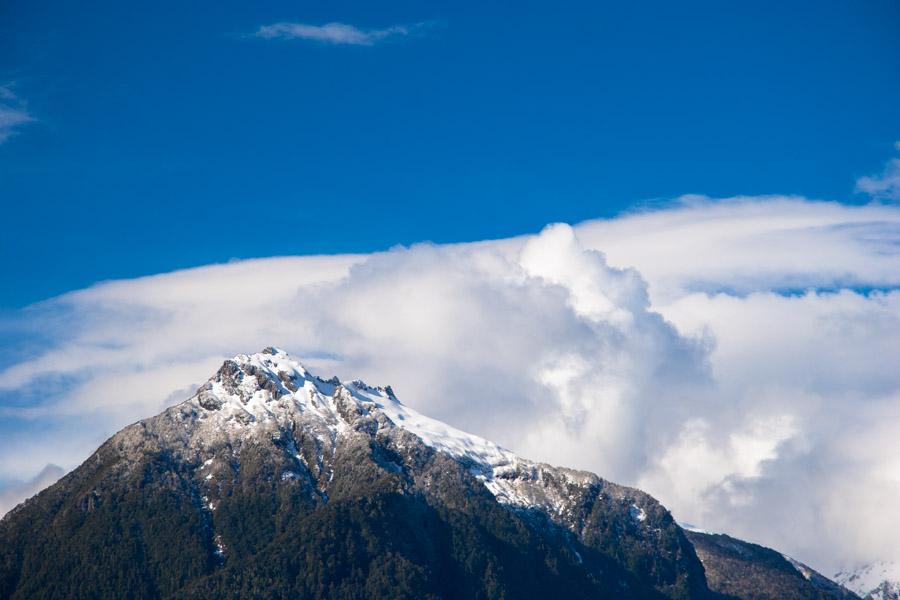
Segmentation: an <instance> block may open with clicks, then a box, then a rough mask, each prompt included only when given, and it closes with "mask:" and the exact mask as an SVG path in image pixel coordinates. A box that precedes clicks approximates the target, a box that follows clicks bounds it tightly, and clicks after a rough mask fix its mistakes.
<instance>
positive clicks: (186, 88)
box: [0, 0, 900, 309]
mask: <svg viewBox="0 0 900 600" xmlns="http://www.w3.org/2000/svg"><path fill="white" fill-rule="evenodd" d="M280 22H287V23H305V24H311V25H322V24H325V23H328V22H340V23H345V24H349V25H352V26H355V27H357V28H359V29H360V30H361V31H371V30H385V29H388V28H391V27H405V28H406V29H405V31H406V34H402V33H394V34H390V35H386V36H384V37H382V38H379V39H376V40H374V42H373V43H372V44H370V45H353V44H330V43H326V42H322V41H310V40H304V39H265V38H262V37H257V36H254V35H253V34H254V33H255V32H257V31H258V30H259V28H260V27H263V26H267V25H271V24H274V23H280ZM898 29H900V5H898V3H896V2H892V1H885V2H878V1H872V2H816V3H810V2H805V3H801V2H743V3H738V2H728V3H723V2H688V3H672V2H640V3H597V2H584V3H577V2H575V3H566V4H563V5H560V4H559V3H554V4H552V5H551V4H547V3H519V4H517V5H516V7H515V8H512V7H511V6H509V5H508V3H484V2H478V3H440V2H431V3H422V2H390V3H382V2H349V3H348V2H283V3H280V2H267V3H253V2H215V3H208V4H203V3H199V2H196V3H193V2H192V3H184V2H153V3H122V2H79V3H63V2H45V1H41V0H27V1H24V0H8V1H6V2H3V3H2V6H0V84H3V85H5V87H4V88H3V89H5V90H7V92H8V93H7V94H6V96H8V101H9V103H12V104H14V105H15V106H16V107H18V109H19V110H21V111H24V112H25V114H27V116H28V119H29V120H28V121H27V122H23V123H19V124H17V125H16V126H15V127H14V128H13V129H12V131H11V132H12V135H10V136H9V137H8V138H7V139H6V140H5V141H4V142H3V143H2V145H0V201H2V203H3V212H4V222H5V226H4V232H3V235H2V238H0V268H2V273H0V276H2V278H3V280H4V281H6V282H7V285H4V286H2V290H0V307H3V308H5V309H13V308H16V307H20V306H23V305H26V304H29V303H32V302H35V301H38V300H41V299H44V298H47V297H50V296H53V295H57V294H59V293H62V292H65V291H68V290H71V289H76V288H80V287H84V286H87V285H89V284H91V283H93V282H96V281H99V280H105V279H110V278H122V277H133V276H137V275H142V274H149V273H156V272H165V271H171V270H173V269H176V268H181V267H189V266H195V265H201V264H208V263H211V262H224V261H228V260H229V259H232V258H246V257H256V256H272V255H284V254H313V253H334V252H348V251H349V252H356V251H371V250H376V249H383V248H388V247H391V246H393V245H395V244H409V243H412V242H415V241H420V240H432V241H436V242H448V241H467V240H479V239H486V238H498V237H505V236H510V235H514V234H519V233H525V232H533V231H537V230H539V229H540V228H541V227H542V226H543V225H544V224H546V223H548V222H553V221H567V222H576V221H580V220H584V219H588V218H593V217H605V216H612V215H615V214H617V213H620V212H622V211H624V210H628V209H631V208H634V207H636V206H642V205H646V204H648V203H650V204H652V203H654V202H661V201H662V199H668V198H672V197H674V196H678V195H680V194H685V193H703V194H707V195H710V196H713V197H720V196H729V195H735V194H766V193H781V194H790V193H795V194H801V195H804V196H806V197H810V198H828V199H834V200H839V201H842V202H846V203H855V202H862V201H864V200H866V199H867V198H864V197H860V196H859V195H857V194H854V187H853V185H854V181H855V180H856V179H857V178H858V177H860V176H862V175H866V174H868V173H872V172H875V171H877V170H879V169H880V168H881V166H882V164H883V163H884V160H885V159H886V157H887V156H889V153H891V152H892V145H893V143H894V140H895V138H897V136H898V131H900V111H898V110H897V98H898V91H900V77H898V76H897V74H898V72H900V35H898Z"/></svg>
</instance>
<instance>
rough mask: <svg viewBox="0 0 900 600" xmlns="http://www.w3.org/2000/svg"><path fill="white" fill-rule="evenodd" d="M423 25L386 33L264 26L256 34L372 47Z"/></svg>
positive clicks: (338, 27) (346, 28)
mask: <svg viewBox="0 0 900 600" xmlns="http://www.w3.org/2000/svg"><path fill="white" fill-rule="evenodd" d="M422 25H423V24H421V23H417V24H414V25H392V26H391V27H386V28H384V29H360V28H359V27H356V26H355V25H348V24H346V23H325V24H324V25H310V24H308V23H273V24H272V25H263V26H262V27H260V28H259V29H258V30H257V31H256V33H255V34H254V35H255V36H256V37H259V38H263V39H267V40H271V39H282V40H297V39H299V40H311V41H314V42H320V43H323V44H334V45H350V46H372V45H375V44H376V43H378V42H383V41H386V40H389V39H391V38H397V37H403V36H407V35H410V34H411V33H412V32H414V31H416V30H417V29H420V28H421V27H422Z"/></svg>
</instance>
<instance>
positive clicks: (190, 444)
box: [0, 348, 775, 598]
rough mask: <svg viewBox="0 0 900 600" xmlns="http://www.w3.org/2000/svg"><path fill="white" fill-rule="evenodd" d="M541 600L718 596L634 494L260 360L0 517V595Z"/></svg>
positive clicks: (293, 365) (364, 390)
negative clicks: (536, 599) (557, 599)
mask: <svg viewBox="0 0 900 600" xmlns="http://www.w3.org/2000/svg"><path fill="white" fill-rule="evenodd" d="M550 596H557V597H564V598H719V597H721V596H719V595H718V594H716V593H714V592H710V591H709V590H708V589H707V584H706V577H705V576H704V570H703V566H702V565H701V563H700V561H699V560H698V558H697V555H696V554H695V551H694V547H693V546H692V544H691V543H690V542H689V541H688V538H687V537H686V535H685V532H684V531H683V530H682V529H681V528H680V527H678V525H677V524H676V523H675V522H674V520H673V519H672V516H671V515H670V514H669V512H668V511H667V510H666V509H665V508H664V507H662V506H661V505H660V504H659V503H658V502H657V501H656V500H654V499H653V498H651V497H650V496H648V495H647V494H645V493H643V492H641V491H639V490H635V489H631V488H626V487H622V486H619V485H616V484H613V483H610V482H607V481H604V480H602V479H600V478H599V477H597V476H595V475H593V474H591V473H586V472H581V471H574V470H571V469H565V468H557V467H551V466H549V465H545V464H539V463H534V462H531V461H528V460H525V459H522V458H520V457H518V456H516V455H515V454H513V453H511V452H509V451H507V450H505V449H503V448H501V447H499V446H497V445H496V444H493V443H491V442H488V441H486V440H484V439H481V438H478V437H476V436H472V435H469V434H466V433H463V432H461V431H459V430H456V429H453V428H452V427H449V426H447V425H445V424H443V423H440V422H438V421H435V420H433V419H429V418H427V417H424V416H422V415H420V414H418V413H416V412H415V411H412V410H410V409H409V408H407V407H405V406H403V405H402V404H401V403H400V402H399V401H398V400H397V399H396V398H395V397H394V394H393V392H392V391H391V389H390V388H374V387H370V386H368V385H366V384H364V383H362V382H359V381H354V382H349V383H342V382H339V381H338V380H336V379H331V380H327V381H326V380H322V379H320V378H318V377H316V376H314V375H312V374H310V373H308V372H307V371H306V370H305V369H304V368H303V367H302V366H301V365H300V364H299V363H298V362H297V361H295V360H293V359H291V358H290V357H289V356H287V355H286V354H285V353H283V352H281V351H279V350H276V349H274V348H269V349H266V350H265V351H263V352H262V353H259V354H254V355H249V356H248V355H239V356H237V357H235V358H234V359H232V360H228V361H226V362H225V363H224V365H223V366H222V368H221V369H220V370H219V371H218V373H216V374H215V376H214V377H213V378H212V379H210V380H209V381H208V382H207V383H206V384H204V385H203V386H202V387H201V388H200V389H199V390H198V391H197V393H196V394H195V395H194V396H193V397H191V398H190V399H188V400H186V401H185V402H183V403H181V404H178V405H177V406H174V407H172V408H170V409H168V410H166V411H165V412H163V413H162V414H160V415H158V416H156V417H152V418H150V419H146V420H144V421H141V422H138V423H135V424H133V425H130V426H128V427H126V428H125V429H123V430H122V431H120V432H119V433H117V434H116V435H115V436H113V437H112V438H110V439H109V440H108V441H107V442H106V443H104V444H103V445H102V446H101V447H100V448H99V449H98V450H97V452H95V453H94V455H93V456H91V457H90V458H89V459H88V460H87V461H86V462H85V463H84V464H82V465H81V466H80V467H78V468H77V469H75V470H74V471H73V472H71V473H70V474H68V475H66V476H65V477H64V478H63V479H61V480H60V481H59V482H57V483H56V484H55V485H53V486H51V487H50V488H48V489H47V490H45V491H43V492H41V493H40V494H38V495H37V496H35V497H34V498H32V499H30V500H28V501H26V502H25V503H23V504H22V505H20V506H18V507H17V508H15V509H13V510H12V511H11V512H10V513H9V514H7V515H6V516H5V517H4V518H3V519H2V521H0V598H200V597H203V598H208V597H234V598H237V597H254V598H288V597H291V598H294V597H302V598H534V597H539V598H542V597H550ZM748 597H749V596H748ZM773 597H775V596H773Z"/></svg>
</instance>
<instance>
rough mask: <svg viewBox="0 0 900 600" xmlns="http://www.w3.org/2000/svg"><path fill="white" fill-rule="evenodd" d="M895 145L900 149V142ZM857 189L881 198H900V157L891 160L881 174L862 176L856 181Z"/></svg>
mask: <svg viewBox="0 0 900 600" xmlns="http://www.w3.org/2000/svg"><path fill="white" fill-rule="evenodd" d="M894 147H895V149H897V150H900V142H896V143H895V144H894ZM856 191H858V192H864V193H866V194H869V195H870V196H872V197H873V198H876V199H879V200H900V158H893V159H891V160H889V161H888V163H887V165H885V167H884V171H883V172H882V173H881V175H870V176H866V177H860V178H859V179H858V180H857V181H856Z"/></svg>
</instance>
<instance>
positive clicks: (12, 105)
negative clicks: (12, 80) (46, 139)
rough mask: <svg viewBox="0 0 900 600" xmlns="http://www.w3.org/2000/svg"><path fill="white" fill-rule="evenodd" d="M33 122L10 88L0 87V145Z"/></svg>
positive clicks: (6, 86)
mask: <svg viewBox="0 0 900 600" xmlns="http://www.w3.org/2000/svg"><path fill="white" fill-rule="evenodd" d="M32 121H34V117H32V116H31V115H30V114H29V113H28V110H27V109H26V106H25V102H24V101H23V100H22V99H21V98H20V97H19V96H17V95H16V94H15V93H14V92H13V91H12V88H11V86H9V85H5V86H0V144H2V143H3V142H5V141H6V140H8V139H9V138H10V137H11V136H12V135H14V134H15V133H16V132H17V131H18V129H19V128H20V127H21V126H22V125H24V124H25V123H30V122H32Z"/></svg>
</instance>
